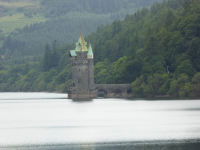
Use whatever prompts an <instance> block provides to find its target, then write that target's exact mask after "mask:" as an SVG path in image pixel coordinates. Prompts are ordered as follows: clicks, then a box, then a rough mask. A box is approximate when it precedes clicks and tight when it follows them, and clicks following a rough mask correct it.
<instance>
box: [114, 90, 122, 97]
mask: <svg viewBox="0 0 200 150" xmlns="http://www.w3.org/2000/svg"><path fill="white" fill-rule="evenodd" d="M113 93H114V97H121V96H122V90H121V89H114V90H113Z"/></svg>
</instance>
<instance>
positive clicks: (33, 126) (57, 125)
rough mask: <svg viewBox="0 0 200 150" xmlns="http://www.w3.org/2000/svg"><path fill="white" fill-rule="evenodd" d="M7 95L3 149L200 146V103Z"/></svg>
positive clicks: (0, 133)
mask: <svg viewBox="0 0 200 150" xmlns="http://www.w3.org/2000/svg"><path fill="white" fill-rule="evenodd" d="M2 94H3V96H2ZM2 94H0V149H2V147H7V148H8V147H10V148H13V149H16V148H17V147H18V148H21V149H26V148H27V147H33V145H37V146H38V145H39V146H40V148H41V149H53V148H54V149H55V147H56V149H95V150H96V149H105V150H106V149H109V150H110V149H132V148H135V149H148V150H149V149H155V145H156V146H157V149H163V148H164V149H170V148H171V149H175V148H177V147H179V148H180V147H181V146H182V147H183V148H182V149H184V147H188V145H189V147H190V146H193V147H194V148H195V146H199V144H198V143H199V142H198V140H199V139H200V118H199V116H200V111H199V110H200V100H166V99H165V100H158V99H156V100H150V101H147V100H125V99H94V100H84V101H80V100H78V101H77V100H69V99H62V98H63V96H64V95H62V94H61V95H59V94H54V95H51V94H50V95H51V96H52V97H54V99H49V98H48V97H49V95H48V93H44V95H42V94H41V93H40V95H39V97H40V98H38V95H35V94H37V93H30V95H28V94H26V99H23V100H20V98H22V97H25V96H22V95H19V93H13V94H14V96H13V95H12V96H13V97H15V98H16V100H15V99H14V98H12V99H8V97H9V96H8V95H7V96H6V94H5V93H2ZM7 94H8V93H7ZM28 96H30V97H31V98H30V99H29V98H28ZM46 96H47V97H46ZM56 96H57V97H56ZM6 97H7V99H6ZM45 97H46V98H45ZM65 97H66V95H65ZM34 98H35V99H34ZM167 141H168V142H167ZM177 142H178V144H177ZM192 143H193V144H192ZM177 145H179V146H177Z"/></svg>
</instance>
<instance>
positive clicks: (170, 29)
mask: <svg viewBox="0 0 200 150" xmlns="http://www.w3.org/2000/svg"><path fill="white" fill-rule="evenodd" d="M77 39H78V36H77ZM85 41H88V42H89V41H90V43H91V44H92V47H93V51H94V61H95V69H94V74H95V83H96V84H103V83H108V84H109V83H132V92H133V94H134V95H135V96H137V97H153V96H156V95H167V94H168V95H171V96H174V97H177V96H181V97H197V96H200V45H199V43H200V1H199V0H185V1H182V0H164V1H163V2H162V3H159V2H155V3H153V5H152V6H151V7H150V8H149V9H148V8H146V7H143V8H141V9H140V10H138V11H137V12H136V13H134V14H127V15H126V17H125V19H124V20H123V21H121V20H119V19H116V20H114V21H113V22H112V23H111V24H110V25H101V26H98V28H97V30H96V32H93V33H91V34H90V35H88V36H86V37H85ZM57 43H58V42H57V41H56V40H52V42H51V44H46V46H45V48H44V51H45V54H44V56H43V58H42V60H41V61H40V62H28V63H25V64H20V65H12V64H11V65H9V64H3V63H1V64H0V91H61V92H66V91H67V88H68V87H69V86H70V84H71V66H70V64H69V58H68V57H69V56H68V55H69V50H70V49H74V47H75V46H74V44H65V45H63V46H57Z"/></svg>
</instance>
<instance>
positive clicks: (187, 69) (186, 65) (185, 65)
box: [174, 59, 195, 78]
mask: <svg viewBox="0 0 200 150" xmlns="http://www.w3.org/2000/svg"><path fill="white" fill-rule="evenodd" d="M194 72H195V71H194V69H193V66H192V65H191V63H190V60H189V59H187V60H184V61H183V62H182V63H181V64H180V65H179V66H178V67H177V69H176V71H175V72H174V75H175V77H176V78H177V77H178V76H179V75H180V74H183V73H186V74H188V75H189V76H190V77H192V76H193V75H194Z"/></svg>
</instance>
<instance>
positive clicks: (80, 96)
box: [68, 93, 97, 99]
mask: <svg viewBox="0 0 200 150" xmlns="http://www.w3.org/2000/svg"><path fill="white" fill-rule="evenodd" d="M68 98H69V99H94V98H97V93H87V94H83V93H79V94H68Z"/></svg>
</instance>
